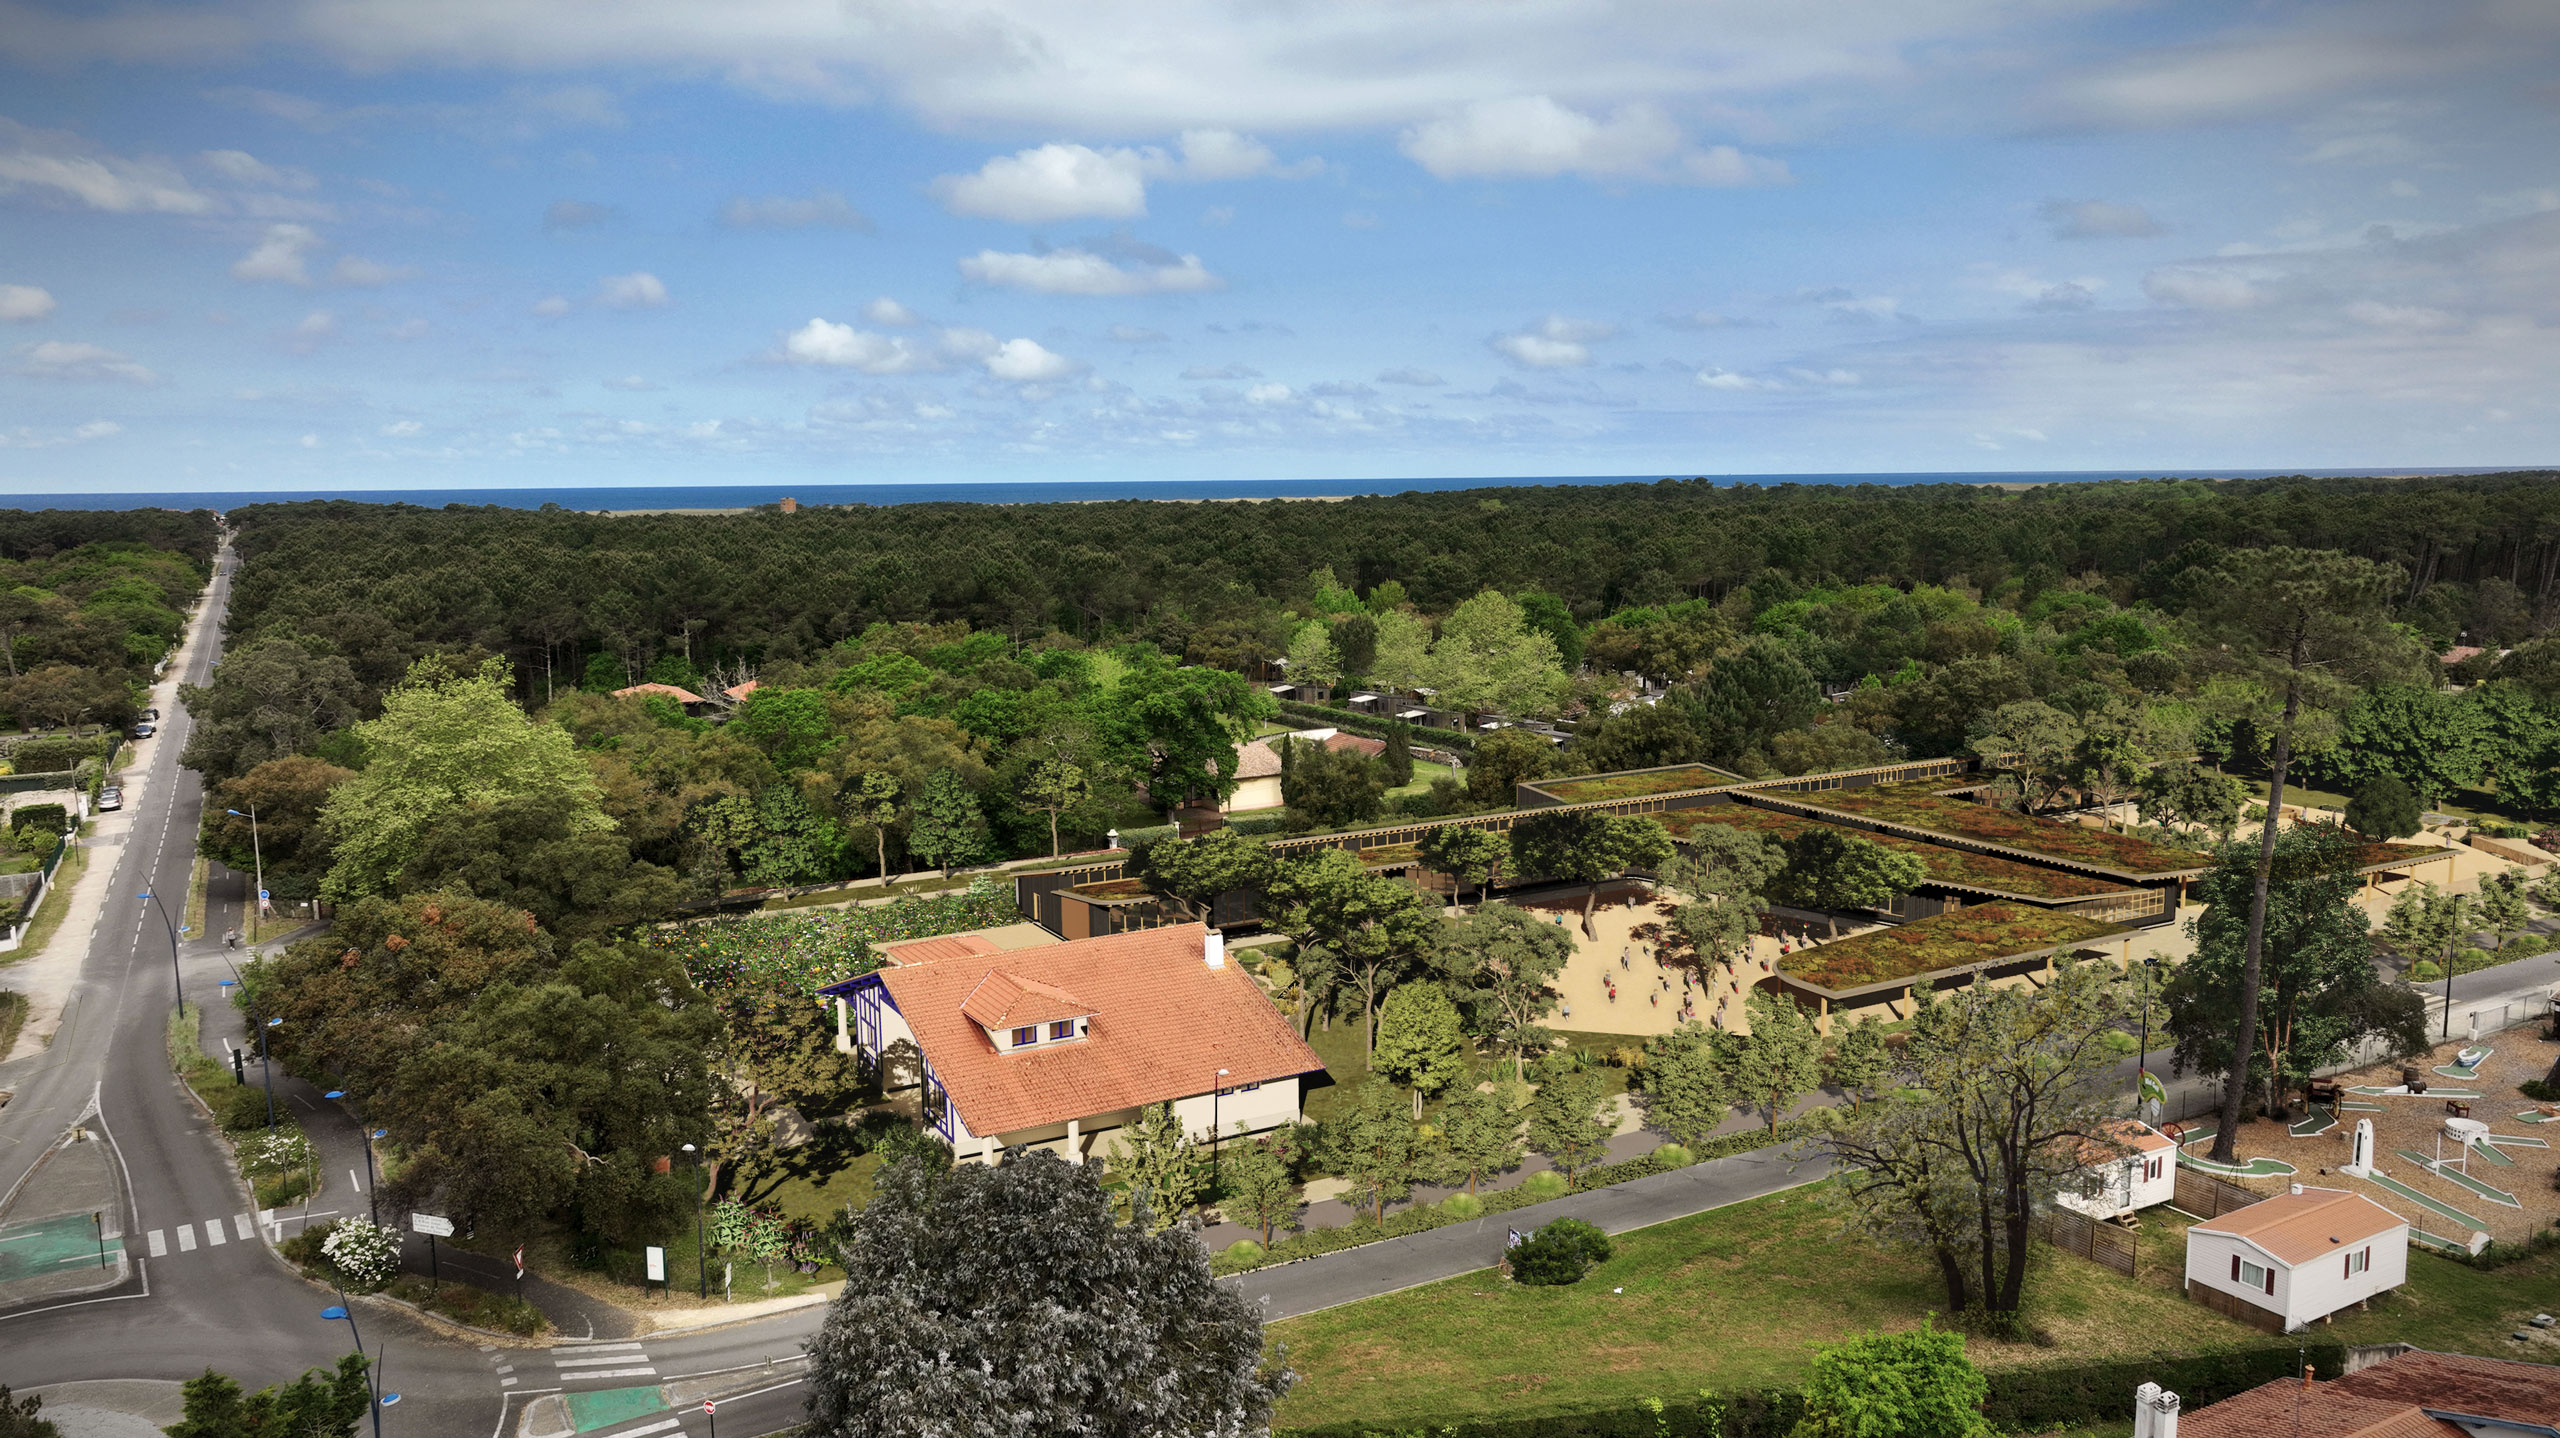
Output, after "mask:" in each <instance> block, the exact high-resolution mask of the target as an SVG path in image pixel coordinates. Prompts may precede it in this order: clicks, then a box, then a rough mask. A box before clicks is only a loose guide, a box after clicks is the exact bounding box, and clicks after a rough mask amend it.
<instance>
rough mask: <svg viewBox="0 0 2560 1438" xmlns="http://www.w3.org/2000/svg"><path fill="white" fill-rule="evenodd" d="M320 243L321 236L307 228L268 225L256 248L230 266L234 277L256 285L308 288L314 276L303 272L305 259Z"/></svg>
mask: <svg viewBox="0 0 2560 1438" xmlns="http://www.w3.org/2000/svg"><path fill="white" fill-rule="evenodd" d="M319 244H320V237H319V236H318V235H315V234H313V233H312V232H311V231H310V229H309V228H308V227H306V226H302V225H269V226H267V234H266V238H264V239H262V240H260V241H258V244H257V248H255V249H252V250H251V251H249V253H247V254H245V255H242V256H241V257H240V259H239V260H238V262H237V263H235V264H233V265H232V266H231V277H232V278H233V279H238V280H248V281H251V282H253V283H255V282H260V281H272V282H274V283H278V284H288V285H307V284H309V283H311V276H310V274H309V273H308V272H306V271H305V270H304V269H303V266H302V257H303V256H304V255H305V254H307V253H309V252H310V251H311V250H313V249H315V248H317V247H318V246H319Z"/></svg>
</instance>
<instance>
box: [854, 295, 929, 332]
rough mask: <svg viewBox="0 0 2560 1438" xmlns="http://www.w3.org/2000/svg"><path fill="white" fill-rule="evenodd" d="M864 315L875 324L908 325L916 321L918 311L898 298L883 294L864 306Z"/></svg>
mask: <svg viewBox="0 0 2560 1438" xmlns="http://www.w3.org/2000/svg"><path fill="white" fill-rule="evenodd" d="M862 317H863V318H864V319H866V320H869V321H871V322H872V323H873V324H875V325H895V326H900V327H903V326H906V325H911V324H914V323H916V312H915V311H914V310H911V309H908V308H907V307H906V306H905V305H902V304H900V303H898V302H897V301H896V300H893V299H891V298H889V297H888V296H887V295H882V296H881V297H880V298H878V299H876V300H873V301H872V302H871V303H869V304H867V305H864V306H863V307H862Z"/></svg>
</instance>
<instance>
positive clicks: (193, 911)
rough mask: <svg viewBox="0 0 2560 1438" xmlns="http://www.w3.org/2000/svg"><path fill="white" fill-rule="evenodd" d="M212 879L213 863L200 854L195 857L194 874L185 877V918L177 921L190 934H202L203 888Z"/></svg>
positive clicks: (204, 900) (204, 902)
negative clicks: (184, 926)
mask: <svg viewBox="0 0 2560 1438" xmlns="http://www.w3.org/2000/svg"><path fill="white" fill-rule="evenodd" d="M212 877H213V861H212V860H211V859H208V858H205V857H204V856H203V855H201V854H199V855H197V856H196V868H195V872H194V873H193V874H190V875H188V876H187V912H186V916H185V917H184V918H181V919H180V920H178V922H179V923H181V924H184V925H186V926H187V929H188V932H190V933H194V934H198V935H201V934H203V933H204V911H205V906H206V896H205V887H206V885H207V884H208V883H209V882H210V881H211V880H212Z"/></svg>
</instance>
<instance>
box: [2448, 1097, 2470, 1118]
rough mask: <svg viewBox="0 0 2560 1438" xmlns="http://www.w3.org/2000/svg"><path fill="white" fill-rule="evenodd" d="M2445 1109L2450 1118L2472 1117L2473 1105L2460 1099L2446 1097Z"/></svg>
mask: <svg viewBox="0 0 2560 1438" xmlns="http://www.w3.org/2000/svg"><path fill="white" fill-rule="evenodd" d="M2444 1111H2445V1115H2446V1116H2447V1117H2448V1118H2469V1117H2471V1105H2469V1104H2467V1103H2464V1102H2462V1101H2461V1100H2459V1099H2450V1098H2449V1099H2446V1100H2445V1101H2444Z"/></svg>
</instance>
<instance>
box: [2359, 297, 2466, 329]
mask: <svg viewBox="0 0 2560 1438" xmlns="http://www.w3.org/2000/svg"><path fill="white" fill-rule="evenodd" d="M2347 318H2349V319H2351V320H2354V321H2355V322H2356V323H2358V324H2362V325H2371V326H2373V327H2374V328H2375V329H2383V330H2441V329H2449V328H2451V327H2452V326H2453V324H2454V317H2453V316H2451V315H2449V314H2446V313H2445V312H2444V311H2443V310H2439V309H2430V308H2428V307H2427V306H2425V305H2389V304H2384V303H2382V302H2381V301H2379V300H2357V301H2356V302H2355V303H2353V304H2351V305H2349V306H2347Z"/></svg>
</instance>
